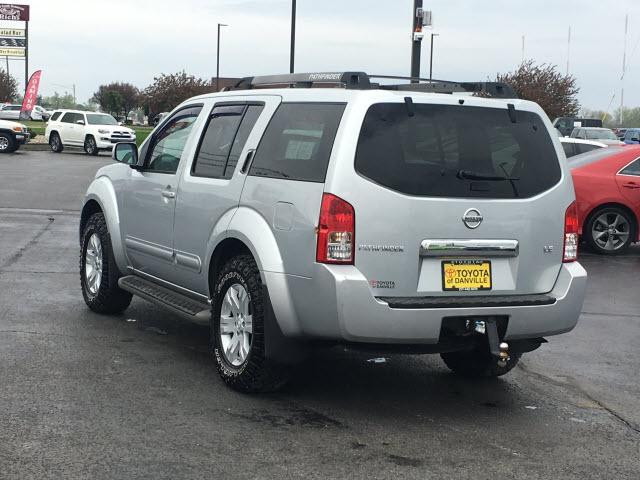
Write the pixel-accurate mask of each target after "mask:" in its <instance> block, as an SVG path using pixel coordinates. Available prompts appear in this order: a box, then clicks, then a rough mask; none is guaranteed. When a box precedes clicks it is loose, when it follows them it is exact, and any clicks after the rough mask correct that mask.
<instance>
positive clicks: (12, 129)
mask: <svg viewBox="0 0 640 480" xmlns="http://www.w3.org/2000/svg"><path fill="white" fill-rule="evenodd" d="M29 138H30V134H29V130H28V129H27V127H26V126H24V125H22V124H21V123H17V122H11V121H8V120H0V153H11V152H15V151H16V150H18V149H19V148H20V146H21V145H24V144H25V143H27V142H28V141H29Z"/></svg>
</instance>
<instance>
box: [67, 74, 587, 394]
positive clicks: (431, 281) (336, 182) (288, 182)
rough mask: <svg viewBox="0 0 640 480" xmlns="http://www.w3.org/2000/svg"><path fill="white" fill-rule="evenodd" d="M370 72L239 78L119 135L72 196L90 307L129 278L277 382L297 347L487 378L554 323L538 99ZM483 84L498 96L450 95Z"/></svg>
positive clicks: (566, 179)
mask: <svg viewBox="0 0 640 480" xmlns="http://www.w3.org/2000/svg"><path fill="white" fill-rule="evenodd" d="M370 79H371V77H369V76H367V75H366V74H364V73H360V72H347V73H314V74H296V75H292V76H289V75H285V76H269V77H253V78H248V79H244V80H243V81H241V82H240V84H239V85H238V87H237V88H236V89H233V90H231V91H227V92H221V93H212V94H207V95H202V96H199V97H195V98H192V99H190V100H188V101H186V102H184V103H183V104H181V105H180V106H178V107H177V108H176V109H175V110H174V111H173V112H171V114H170V115H168V116H167V117H166V118H165V119H163V121H162V122H161V123H160V124H159V125H158V126H157V127H156V129H155V130H154V131H153V132H152V134H151V135H150V136H149V137H148V139H147V140H146V141H145V142H144V143H143V144H142V145H141V147H140V148H139V149H138V148H137V147H136V146H135V144H133V143H119V144H117V146H116V147H115V148H114V151H113V157H114V159H115V160H116V162H115V163H114V164H113V165H110V166H107V167H104V168H102V169H100V170H99V171H98V173H97V174H96V178H95V180H94V181H93V182H92V183H91V185H90V187H89V189H88V191H87V195H86V198H85V202H84V207H83V209H82V216H81V223H80V239H81V266H80V268H81V272H80V273H81V282H82V292H83V295H84V299H85V301H86V303H87V305H88V306H89V307H90V308H91V309H92V310H94V311H96V312H100V313H119V312H121V311H123V310H124V309H126V308H127V306H128V305H129V302H130V301H131V296H132V294H133V295H138V296H140V297H142V298H144V299H147V300H150V301H152V302H155V303H157V304H160V305H162V306H164V307H166V308H168V309H169V310H171V311H172V312H174V313H176V314H178V315H181V316H183V317H185V318H188V319H191V320H194V321H203V322H208V323H210V332H211V352H212V357H213V359H214V362H215V364H216V366H217V370H218V372H219V373H220V375H221V376H222V378H223V379H224V380H225V382H226V383H227V384H229V385H230V386H232V387H233V388H236V389H238V390H241V391H266V390H273V389H276V388H278V387H280V386H281V385H283V384H284V383H285V381H286V379H287V376H288V372H289V371H290V366H291V365H292V364H294V363H296V362H298V361H299V360H300V359H302V358H304V356H305V354H306V353H307V352H308V351H309V349H310V348H311V346H317V345H336V344H347V345H349V346H351V347H353V348H358V347H366V348H369V349H372V348H373V349H377V348H379V349H381V350H383V349H384V351H389V350H391V351H399V352H415V353H439V354H440V355H441V356H442V359H443V360H444V362H445V363H446V364H447V365H448V366H449V367H450V368H451V369H452V370H453V371H454V372H456V373H458V374H461V375H465V376H498V375H502V374H505V373H507V372H508V371H509V370H511V369H512V368H513V367H514V366H515V365H516V363H517V362H518V360H519V358H520V356H521V355H522V354H523V353H524V352H529V351H531V350H534V349H536V348H537V347H539V346H540V345H541V344H542V343H543V342H544V341H545V340H544V337H546V336H551V335H556V334H560V333H564V332H568V331H570V330H571V329H572V328H573V327H574V326H575V325H576V322H577V320H578V316H579V314H580V311H581V307H582V302H583V297H584V294H585V287H586V280H587V275H586V272H585V270H584V269H583V268H582V267H581V266H580V264H579V263H578V262H576V258H577V247H578V221H577V211H576V206H575V198H574V191H573V185H572V182H571V175H570V174H569V171H568V168H567V165H566V160H565V156H564V153H563V150H562V147H561V145H560V142H559V139H558V138H557V136H556V135H554V134H553V127H552V126H551V124H550V122H549V120H548V118H547V117H546V115H545V114H544V112H543V111H542V109H541V108H540V107H539V106H538V105H536V104H535V103H532V102H528V101H522V100H518V99H516V98H512V96H511V95H509V94H508V93H509V91H510V89H509V88H507V86H505V85H501V84H498V85H493V84H457V83H451V84H449V83H438V84H432V83H428V84H424V83H420V84H415V85H410V84H399V85H378V84H376V83H373V82H371V81H370ZM291 85H295V86H297V87H300V88H276V87H278V86H285V87H288V86H291ZM332 85H333V86H335V85H337V86H341V87H344V88H305V87H329V86H332ZM487 89H490V90H492V91H493V93H495V94H496V95H500V94H501V95H502V96H503V97H506V98H482V97H481V96H469V95H466V96H465V95H458V94H457V93H458V92H459V91H461V90H463V91H478V90H483V91H484V90H487ZM443 93H456V94H454V95H450V94H443Z"/></svg>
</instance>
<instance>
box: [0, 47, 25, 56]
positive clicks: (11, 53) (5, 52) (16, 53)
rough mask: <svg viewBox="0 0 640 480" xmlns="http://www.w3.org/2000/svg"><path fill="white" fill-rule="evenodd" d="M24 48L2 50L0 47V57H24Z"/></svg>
mask: <svg viewBox="0 0 640 480" xmlns="http://www.w3.org/2000/svg"><path fill="white" fill-rule="evenodd" d="M24 52H25V49H24V48H2V47H0V57H22V58H24V57H25V53H24Z"/></svg>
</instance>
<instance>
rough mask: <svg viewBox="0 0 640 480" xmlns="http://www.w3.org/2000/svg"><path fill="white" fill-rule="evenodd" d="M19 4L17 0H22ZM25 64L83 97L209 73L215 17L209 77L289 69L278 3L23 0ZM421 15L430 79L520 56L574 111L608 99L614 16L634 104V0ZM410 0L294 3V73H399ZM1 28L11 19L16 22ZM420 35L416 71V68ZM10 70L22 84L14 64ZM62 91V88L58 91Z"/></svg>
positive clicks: (512, 1) (497, 0)
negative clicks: (572, 89) (555, 69)
mask: <svg viewBox="0 0 640 480" xmlns="http://www.w3.org/2000/svg"><path fill="white" fill-rule="evenodd" d="M23 1H24V0H23ZM24 3H29V4H30V5H31V19H32V20H31V22H30V23H29V33H30V41H29V47H30V48H29V50H30V53H31V59H30V71H34V70H36V69H42V71H43V76H42V83H41V93H42V94H43V95H51V94H53V92H54V91H56V90H57V91H58V92H60V93H63V92H64V91H65V90H66V89H65V87H61V86H59V85H72V84H75V85H76V92H77V97H78V100H79V101H82V102H84V101H86V100H87V99H88V98H89V97H90V96H91V94H92V93H93V92H94V91H95V90H96V89H97V87H98V85H100V84H102V83H108V82H111V81H126V82H130V83H133V84H134V85H136V86H138V87H140V88H144V87H145V86H146V85H148V84H149V83H150V82H151V81H152V80H153V77H154V76H155V75H157V74H159V73H161V72H165V73H171V72H176V71H180V70H183V69H184V70H185V71H187V72H188V73H190V74H194V75H197V76H201V77H205V78H209V77H212V76H215V66H216V63H215V60H216V59H215V56H216V24H217V23H218V22H221V23H227V24H229V27H226V28H224V29H223V35H222V41H221V48H222V54H221V76H245V75H254V74H268V73H283V72H288V68H289V22H290V7H291V1H290V0H259V1H257V0H254V1H252V0H175V1H171V0H100V1H98V0H31V1H29V2H26V1H24ZM424 3H425V8H427V9H430V10H432V11H433V18H434V29H433V31H434V33H438V34H439V37H437V38H436V40H435V55H434V77H435V78H445V79H454V80H484V79H486V78H487V77H492V78H493V77H494V76H495V74H496V73H497V72H505V71H510V70H513V69H514V68H515V67H516V66H517V65H518V64H519V63H520V61H521V60H522V36H523V35H524V36H525V56H526V57H527V58H533V59H535V60H536V61H538V62H548V63H553V64H557V65H559V66H560V68H561V70H562V71H565V69H566V63H567V31H568V28H569V26H571V28H572V47H571V55H570V71H571V73H572V74H574V75H575V76H576V77H577V78H578V82H579V85H580V87H581V92H580V101H581V104H582V105H583V106H584V107H587V108H593V109H606V108H607V107H608V106H609V104H610V102H611V98H612V96H613V95H614V94H615V98H614V100H613V105H614V106H613V107H612V109H613V108H615V106H618V105H619V103H620V87H621V82H620V76H621V73H622V53H623V40H624V17H625V14H626V13H628V14H629V17H630V21H629V35H628V50H627V60H628V61H627V65H628V68H627V74H626V77H625V85H626V90H625V105H628V106H640V52H638V51H637V50H640V47H638V43H639V41H640V0H561V1H558V0H529V1H526V0H482V1H477V0H425V1H424ZM412 6H413V1H412V0H367V1H365V0H298V24H297V32H298V35H297V44H296V45H297V46H296V71H330V70H363V71H366V72H375V73H380V74H398V75H407V74H408V73H409V65H410V33H409V30H410V22H411V10H412ZM1 26H5V27H6V26H12V27H18V26H19V24H18V22H4V23H2V24H1ZM428 51H429V42H428V41H426V40H425V41H423V56H422V70H421V72H422V75H423V76H428V68H429V55H428ZM10 68H11V73H13V74H17V78H18V79H19V81H20V83H21V84H22V83H23V82H24V80H23V78H24V65H23V63H22V62H19V61H12V62H11V65H10ZM69 90H70V88H69Z"/></svg>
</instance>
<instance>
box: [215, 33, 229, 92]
mask: <svg viewBox="0 0 640 480" xmlns="http://www.w3.org/2000/svg"><path fill="white" fill-rule="evenodd" d="M220 27H228V25H226V24H224V23H219V24H218V53H217V54H216V92H219V91H220Z"/></svg>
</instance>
